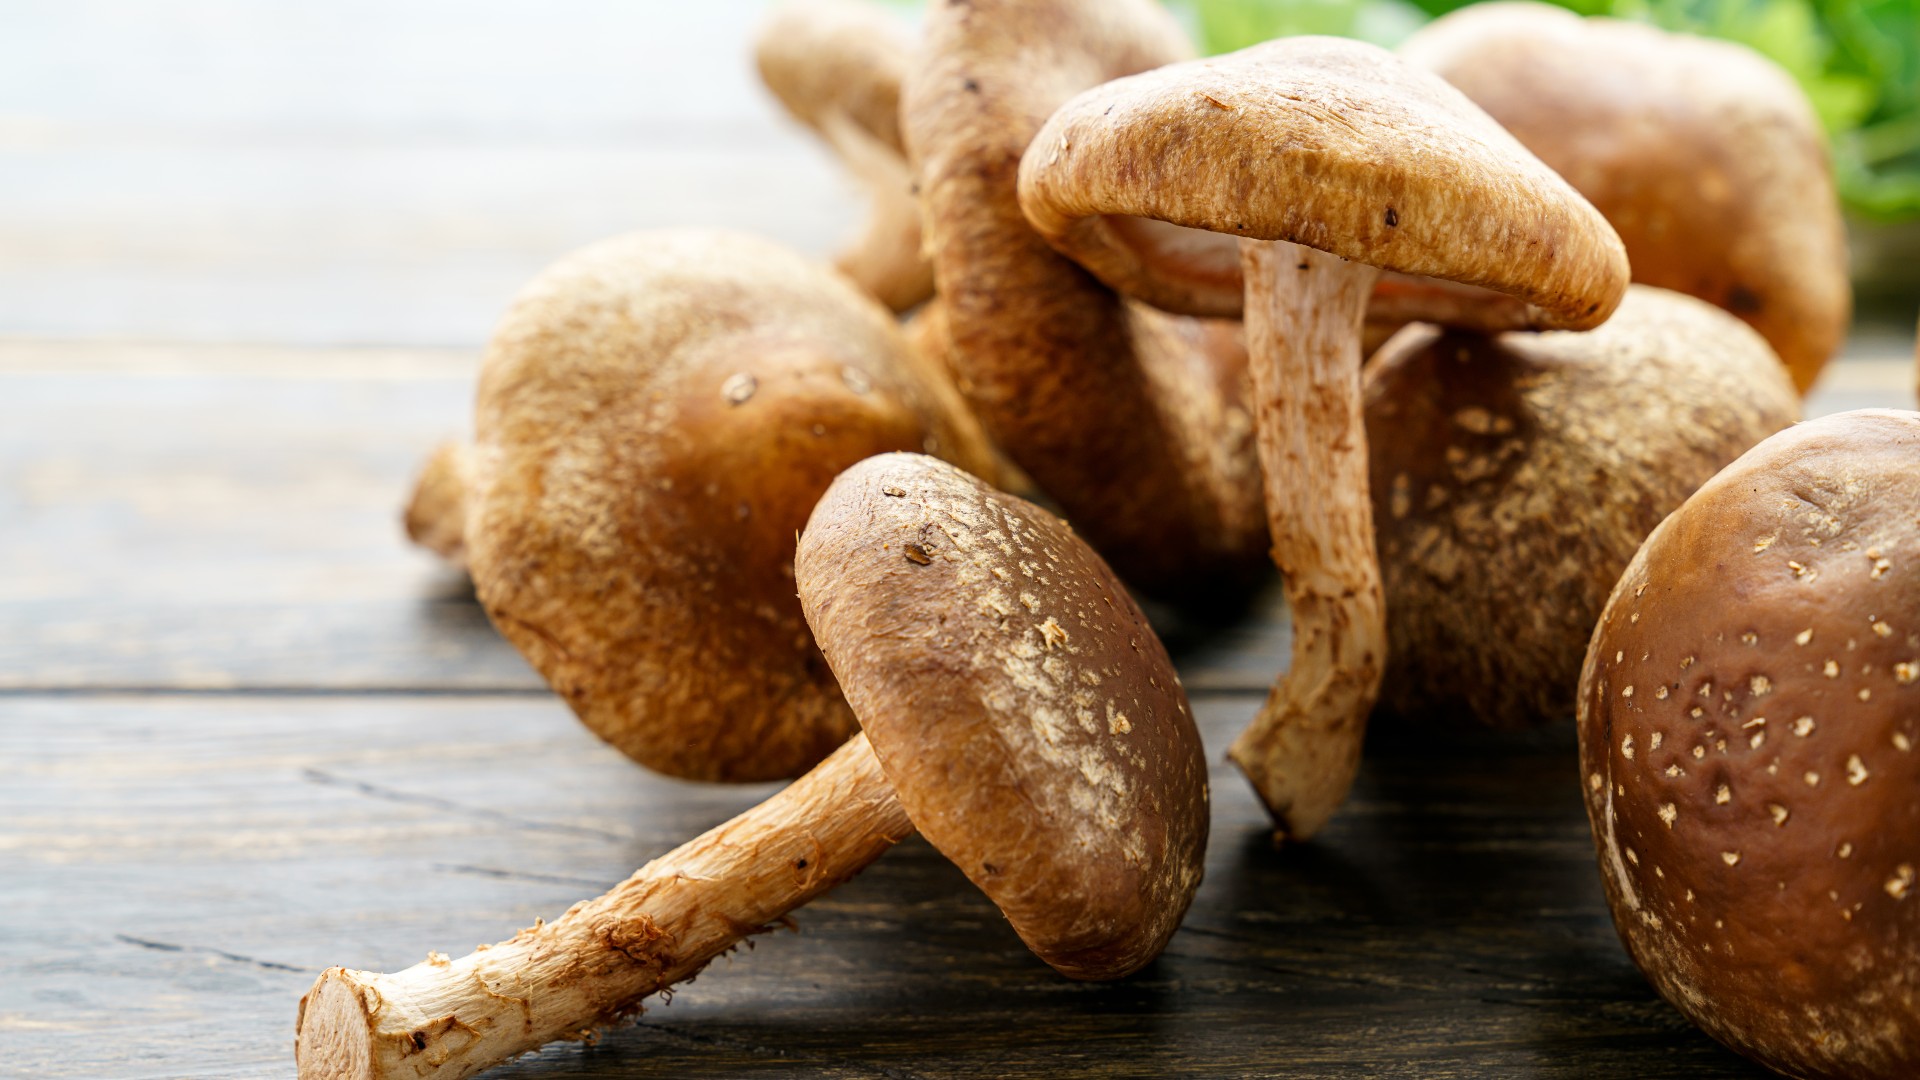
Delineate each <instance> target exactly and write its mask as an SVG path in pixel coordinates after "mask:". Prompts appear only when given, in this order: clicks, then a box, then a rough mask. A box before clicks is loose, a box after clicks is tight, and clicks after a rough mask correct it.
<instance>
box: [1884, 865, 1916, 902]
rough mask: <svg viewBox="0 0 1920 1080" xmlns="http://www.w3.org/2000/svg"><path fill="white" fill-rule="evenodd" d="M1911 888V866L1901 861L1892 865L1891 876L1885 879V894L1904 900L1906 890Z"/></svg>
mask: <svg viewBox="0 0 1920 1080" xmlns="http://www.w3.org/2000/svg"><path fill="white" fill-rule="evenodd" d="M1912 888H1913V867H1911V866H1909V865H1907V864H1906V863H1901V864H1900V865H1899V866H1896V867H1894V870H1893V876H1892V877H1890V878H1888V879H1887V895H1888V896H1891V897H1893V898H1894V899H1895V900H1905V899H1906V898H1907V892H1908V890H1910V889H1912Z"/></svg>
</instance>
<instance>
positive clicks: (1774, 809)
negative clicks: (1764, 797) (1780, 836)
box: [1767, 802, 1787, 825]
mask: <svg viewBox="0 0 1920 1080" xmlns="http://www.w3.org/2000/svg"><path fill="white" fill-rule="evenodd" d="M1767 813H1769V814H1772V815H1773V823H1774V824H1775V825H1785V824H1786V823H1787V808H1786V807H1784V806H1781V805H1780V804H1779V803H1777V802H1770V803H1768V804H1767Z"/></svg>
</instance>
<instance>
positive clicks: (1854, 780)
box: [1847, 754, 1870, 787]
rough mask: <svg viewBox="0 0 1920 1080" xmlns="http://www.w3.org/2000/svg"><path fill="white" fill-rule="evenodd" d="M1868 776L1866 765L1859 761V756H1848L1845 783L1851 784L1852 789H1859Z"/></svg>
mask: <svg viewBox="0 0 1920 1080" xmlns="http://www.w3.org/2000/svg"><path fill="white" fill-rule="evenodd" d="M1868 775H1870V774H1869V773H1868V772H1867V766H1866V763H1865V762H1862V761H1861V760H1860V755H1859V754H1850V755H1848V757H1847V783H1849V784H1852V785H1853V786H1854V787H1859V786H1860V785H1861V784H1864V783H1866V782H1867V777H1868Z"/></svg>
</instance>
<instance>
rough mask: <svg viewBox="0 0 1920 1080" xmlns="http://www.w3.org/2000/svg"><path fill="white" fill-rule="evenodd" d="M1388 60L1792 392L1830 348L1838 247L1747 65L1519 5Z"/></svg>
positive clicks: (1799, 115) (1807, 166)
mask: <svg viewBox="0 0 1920 1080" xmlns="http://www.w3.org/2000/svg"><path fill="white" fill-rule="evenodd" d="M1400 53H1401V55H1403V56H1405V57H1406V58H1407V59H1408V60H1409V61H1411V62H1413V63H1416V64H1419V65H1421V66H1423V67H1425V68H1427V69H1429V70H1431V71H1433V72H1435V73H1437V74H1439V75H1440V76H1441V77H1442V78H1445V79H1446V80H1447V81H1448V82H1450V83H1452V84H1453V85H1455V86H1457V87H1459V88H1460V90H1461V91H1462V92H1464V93H1465V94H1466V96H1467V97H1469V98H1472V99H1473V100H1474V102H1475V103H1476V104H1478V105H1479V106H1480V107H1481V108H1484V109H1486V110H1487V112H1488V113H1490V114H1491V115H1492V116H1493V118H1494V119H1495V120H1498V121H1499V122H1500V123H1501V124H1502V125H1503V126H1505V127H1506V129H1507V130H1508V131H1511V132H1512V133H1513V134H1514V137H1515V138H1517V139H1519V140H1520V142H1522V143H1524V144H1525V145H1526V146H1527V148H1528V149H1530V150H1532V151H1533V152H1534V153H1535V154H1538V155H1539V156H1540V159H1541V160H1542V161H1544V162H1546V163H1547V164H1548V165H1549V166H1552V167H1553V168H1554V169H1555V170H1556V171H1557V172H1559V173H1560V175H1562V176H1564V177H1566V178H1567V182H1568V183H1570V184H1572V185H1573V186H1574V188H1576V189H1577V190H1578V191H1579V192H1580V193H1581V194H1582V195H1585V196H1586V197H1587V198H1588V199H1589V200H1591V201H1592V202H1593V205H1594V206H1595V207H1596V208H1597V209H1598V210H1599V211H1600V212H1601V213H1602V214H1604V215H1606V217H1607V220H1608V221H1610V222H1612V224H1613V227H1614V228H1615V229H1616V230H1618V231H1619V234H1620V238H1621V240H1622V241H1624V242H1625V244H1626V248H1627V254H1628V255H1629V256H1630V257H1631V258H1632V260H1633V278H1634V280H1635V281H1641V282H1646V283H1647V284H1650V285H1659V286H1662V287H1664V288H1669V289H1675V290H1678V291H1680V292H1684V293H1689V294H1691V295H1694V296H1698V297H1700V298H1702V299H1704V300H1708V301H1710V302H1712V303H1714V304H1717V305H1719V306H1720V307H1723V308H1725V309H1727V310H1728V311H1731V312H1733V313H1734V314H1736V315H1738V316H1740V317H1741V318H1742V319H1744V320H1746V321H1747V322H1748V323H1749V324H1751V325H1752V326H1753V327H1754V328H1755V329H1756V330H1759V331H1760V333H1761V334H1762V335H1763V336H1764V337H1766V339H1767V340H1768V342H1770V343H1771V344H1772V345H1773V347H1774V351H1775V352H1777V353H1779V354H1780V358H1781V360H1782V361H1784V362H1785V363H1786V364H1787V366H1788V367H1789V368H1790V369H1791V370H1792V371H1793V378H1794V382H1795V383H1796V384H1797V385H1798V386H1799V387H1800V389H1801V390H1802V391H1804V390H1805V389H1806V388H1807V387H1808V386H1809V385H1811V384H1812V383H1813V380H1814V378H1815V376H1817V375H1818V374H1819V373H1820V369H1821V368H1822V366H1824V365H1825V364H1826V362H1827V360H1828V358H1829V357H1831V356H1832V355H1833V353H1834V351H1835V350H1836V349H1837V348H1838V347H1839V345H1840V342H1841V341H1842V340H1843V339H1844V338H1845V336H1846V329H1847V319H1848V314H1849V310H1850V308H1851V306H1852V297H1851V292H1850V290H1849V287H1848V283H1847V252H1846V236H1845V232H1844V230H1843V227H1842V223H1841V217H1840V205H1839V202H1838V200H1837V198H1836V196H1835V193H1834V186H1833V179H1832V176H1831V174H1830V171H1829V166H1828V164H1827V155H1826V143H1825V138H1824V136H1823V134H1822V132H1821V128H1820V124H1819V121H1818V119H1817V118H1816V117H1815V116H1814V113H1813V109H1812V107H1811V106H1810V105H1809V104H1808V103H1807V99H1806V96H1805V94H1803V93H1802V92H1801V90H1800V88H1799V86H1798V85H1797V84H1796V83H1795V82H1794V81H1793V79H1792V78H1791V77H1790V76H1789V75H1788V74H1787V73H1786V72H1785V71H1782V70H1781V69H1780V68H1779V67H1777V66H1775V65H1774V64H1773V63H1772V62H1771V61H1769V60H1767V59H1765V58H1764V57H1762V56H1760V55H1759V54H1757V53H1755V52H1753V51H1752V50H1750V49H1747V48H1744V47H1742V46H1739V45H1733V44H1729V43H1727V42H1721V41H1710V40H1707V39H1705V38H1698V37H1693V36H1691V35H1688V34H1675V33H1669V32H1667V31H1664V30H1661V29H1658V28H1656V27H1652V26H1647V25H1645V24H1642V23H1637V22H1627V21H1623V20H1618V19H1606V18H1585V19H1583V18H1581V17H1579V16H1577V15H1575V14H1573V13H1572V12H1570V11H1567V10H1565V9H1563V8H1559V7H1553V6H1550V5H1546V4H1533V3H1495V4H1475V5H1473V6H1472V7H1470V8H1463V9H1461V10H1459V11H1456V12H1454V13H1452V14H1450V15H1447V16H1445V17H1443V18H1440V19H1437V20H1435V21H1434V22H1432V23H1431V24H1429V25H1428V26H1426V27H1424V28H1422V29H1421V30H1420V31H1419V32H1418V33H1416V34H1415V35H1414V36H1413V37H1412V38H1409V39H1408V40H1407V42H1406V43H1405V44H1404V45H1402V46H1401V49H1400Z"/></svg>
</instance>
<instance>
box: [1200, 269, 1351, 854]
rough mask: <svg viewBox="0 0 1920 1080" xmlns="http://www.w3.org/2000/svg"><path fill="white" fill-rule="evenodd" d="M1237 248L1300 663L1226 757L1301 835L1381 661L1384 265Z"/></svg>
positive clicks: (1325, 794)
mask: <svg viewBox="0 0 1920 1080" xmlns="http://www.w3.org/2000/svg"><path fill="white" fill-rule="evenodd" d="M1240 254H1241V262H1242V265H1243V267H1244V269H1245V272H1246V288H1247V304H1246V323H1247V346H1248V351H1249V353H1250V354H1251V357H1252V368H1253V387H1254V398H1255V401H1256V403H1257V407H1258V415H1257V424H1258V431H1259V443H1260V464H1261V466H1262V468H1263V469H1264V470H1265V473H1266V492H1267V521H1268V525H1269V526H1270V528H1271V529H1272V534H1273V561H1274V562H1275V563H1276V564H1277V565H1278V566H1279V567H1280V570H1281V572H1282V573H1283V574H1285V575H1286V587H1287V602H1288V605H1289V607H1290V608H1291V610H1292V616H1293V663H1292V667H1291V668H1290V669H1289V670H1288V672H1287V674H1286V675H1285V676H1283V677H1282V679H1281V680H1280V681H1279V682H1278V683H1276V684H1275V685H1274V687H1273V690H1272V692H1271V693H1269V694H1268V696H1267V701H1266V703H1265V704H1264V705H1263V706H1262V707H1261V709H1260V713H1259V715H1258V716H1256V717H1255V718H1254V721H1253V723H1252V724H1251V725H1249V726H1248V727H1247V729H1246V731H1245V732H1243V733H1242V734H1241V735H1240V737H1239V738H1238V739H1236V740H1234V744H1233V749H1232V751H1231V756H1232V758H1233V761H1234V763H1235V764H1237V765H1239V766H1240V769H1241V771H1243V772H1245V773H1246V774H1247V777H1248V779H1250V780H1252V781H1253V786H1254V788H1255V789H1256V790H1257V791H1259V793H1260V797H1261V799H1262V800H1263V801H1265V802H1266V804H1267V809H1268V810H1269V811H1270V812H1271V813H1272V814H1273V817H1274V821H1275V822H1276V823H1277V825H1278V827H1279V830H1280V832H1281V833H1282V834H1283V835H1285V836H1287V837H1289V838H1293V839H1305V838H1307V837H1309V836H1311V835H1313V833H1314V832H1316V831H1318V830H1319V828H1320V826H1321V825H1323V824H1325V823H1326V820H1327V818H1328V817H1330V816H1331V815H1332V814H1333V811H1334V810H1335V808H1337V807H1338V806H1339V805H1340V802H1341V801H1342V800H1343V799H1345V798H1346V794H1347V789H1348V787H1350V786H1351V785H1352V783H1353V776H1354V772H1355V770H1356V769H1358V767H1359V763H1360V743H1361V739H1362V737H1363V736H1364V735H1365V733H1366V721H1367V714H1368V712H1369V711H1370V710H1371V709H1372V708H1373V702H1374V698H1375V696H1376V695H1377V694H1378V693H1379V689H1380V673H1381V670H1382V668H1383V665H1384V662H1385V659H1386V649H1387V635H1386V615H1385V607H1384V604H1383V603H1382V600H1381V587H1380V564H1379V558H1378V556H1377V555H1376V553H1375V550H1374V541H1373V509H1372V503H1371V501H1370V499H1369V497H1368V484H1367V441H1366V428H1365V426H1364V423H1363V420H1362V413H1361V393H1360V337H1361V327H1362V323H1363V321H1364V319H1365V318H1366V311H1367V299H1368V296H1369V294H1370V293H1371V291H1372V288H1373V283H1374V279H1375V277H1376V276H1377V275H1378V273H1379V272H1378V271H1377V270H1375V269H1374V268H1373V267H1370V266H1366V265H1363V264H1360V263H1353V262H1349V261H1347V260H1345V259H1342V258H1340V257H1338V256H1336V255H1328V254H1325V253H1323V252H1320V251H1316V250H1314V249H1312V248H1307V247H1301V246H1300V245H1297V244H1290V243H1285V242H1272V243H1269V242H1265V241H1258V240H1245V241H1242V243H1241V248H1240Z"/></svg>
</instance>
